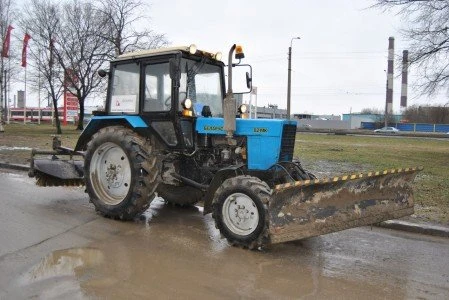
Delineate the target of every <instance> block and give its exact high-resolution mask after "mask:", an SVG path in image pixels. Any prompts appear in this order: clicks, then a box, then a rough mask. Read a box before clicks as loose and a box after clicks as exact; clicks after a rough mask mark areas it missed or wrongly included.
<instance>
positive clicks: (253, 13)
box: [13, 0, 449, 115]
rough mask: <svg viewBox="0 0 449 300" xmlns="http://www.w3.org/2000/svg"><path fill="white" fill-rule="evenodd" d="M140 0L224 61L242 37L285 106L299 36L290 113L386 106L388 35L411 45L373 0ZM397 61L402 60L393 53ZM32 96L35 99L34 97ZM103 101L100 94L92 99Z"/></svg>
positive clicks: (154, 17) (418, 100) (174, 33)
mask: <svg viewBox="0 0 449 300" xmlns="http://www.w3.org/2000/svg"><path fill="white" fill-rule="evenodd" d="M143 1H144V2H146V3H149V4H150V5H149V9H148V10H147V11H145V14H148V15H149V16H150V18H151V21H150V24H144V25H145V26H150V28H152V29H153V30H154V31H156V32H159V33H165V34H166V36H167V38H168V39H169V41H170V42H171V45H173V46H177V45H190V44H196V45H197V46H198V48H200V49H204V50H207V51H211V52H216V51H221V52H222V53H223V60H227V57H226V56H227V53H228V51H229V48H230V46H231V45H232V44H234V43H237V44H241V45H242V46H243V49H244V51H245V60H244V62H245V63H248V64H251V65H252V66H253V84H254V86H257V91H258V97H257V99H258V104H259V106H267V105H268V104H277V105H278V106H279V108H286V99H287V67H288V60H287V58H288V55H287V54H288V47H289V45H290V41H291V38H293V37H297V36H300V37H301V39H300V40H294V41H293V51H292V53H293V54H292V97H291V98H292V109H291V111H292V113H311V114H334V115H341V114H343V113H349V112H350V111H351V110H352V112H359V111H360V110H361V109H363V108H379V109H382V110H383V109H384V107H385V83H386V73H385V70H386V69H387V48H388V37H390V36H394V37H395V39H396V40H395V54H396V55H399V56H400V55H402V50H404V49H407V43H406V42H405V41H403V40H402V39H401V37H400V35H399V29H400V28H401V18H400V17H399V16H397V15H395V14H394V13H383V12H382V11H380V10H377V9H369V8H368V7H369V6H370V5H372V4H373V3H374V2H373V1H371V0H338V1H337V0H316V1H311V0H307V1H306V0H278V1H268V0H258V1H242V0H240V1H236V0H228V1H220V2H216V1H211V0H194V1H182V0H143ZM20 2H22V1H19V3H20ZM31 46H32V41H31V45H30V47H31ZM399 59H400V58H399ZM395 62H396V63H399V62H400V61H399V60H398V59H397V58H396V61H395ZM396 67H400V64H396ZM398 75H400V74H399V71H398V69H397V68H396V69H395V76H396V77H395V81H394V96H393V97H394V98H393V109H394V111H395V112H399V106H400V105H399V104H400V88H401V77H400V76H398ZM413 77H414V74H413V72H412V71H411V72H410V74H409V82H411V83H413ZM20 89H23V88H22V87H20ZM13 92H14V91H13ZM27 98H28V99H30V100H31V101H30V102H33V100H32V99H34V98H37V97H36V96H34V97H33V95H29V96H28V97H27ZM448 100H449V99H448V97H447V95H446V94H445V93H444V92H442V93H441V94H439V95H437V96H435V97H433V98H432V99H428V98H427V97H418V96H417V93H416V92H413V89H412V87H409V101H408V104H409V105H413V104H428V103H436V104H444V103H446V102H448ZM35 102H36V103H35V105H37V101H35ZM102 102H103V99H97V100H96V101H88V102H87V105H95V104H101V103H102ZM29 105H33V103H30V104H29Z"/></svg>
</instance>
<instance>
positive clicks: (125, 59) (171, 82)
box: [103, 45, 225, 149]
mask: <svg viewBox="0 0 449 300" xmlns="http://www.w3.org/2000/svg"><path fill="white" fill-rule="evenodd" d="M220 59H221V53H210V52H206V51H202V50H198V49H197V48H196V46H194V45H191V46H190V47H172V48H163V49H158V50H147V51H140V52H133V53H129V54H123V55H121V56H119V57H118V58H117V59H115V60H114V61H112V62H111V65H110V70H109V72H108V73H106V72H104V73H103V74H105V75H106V74H108V75H109V87H108V93H107V100H106V111H105V114H106V115H108V116H114V115H116V116H123V115H128V116H133V115H135V116H140V117H141V119H142V120H143V121H144V122H145V123H146V124H147V125H148V126H149V127H150V128H151V130H152V131H153V132H154V133H155V134H156V135H157V136H158V137H159V138H160V139H161V140H162V141H163V143H164V144H165V145H166V146H167V147H168V148H172V149H186V148H187V149H188V148H193V147H194V141H193V132H194V125H195V119H196V118H197V117H206V118H207V117H218V118H222V117H223V99H224V97H225V81H224V78H225V75H224V66H225V65H224V63H223V62H222V61H221V60H220Z"/></svg>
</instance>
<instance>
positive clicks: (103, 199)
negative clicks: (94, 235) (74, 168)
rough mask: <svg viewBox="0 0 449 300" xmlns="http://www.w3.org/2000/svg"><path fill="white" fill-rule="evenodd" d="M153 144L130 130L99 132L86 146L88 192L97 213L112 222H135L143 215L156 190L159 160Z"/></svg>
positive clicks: (106, 128)
mask: <svg viewBox="0 0 449 300" xmlns="http://www.w3.org/2000/svg"><path fill="white" fill-rule="evenodd" d="M151 152H152V148H151V145H150V143H149V142H148V141H147V140H146V139H145V138H143V137H141V136H139V135H138V134H137V133H135V132H133V131H132V130H130V129H127V128H124V127H122V126H111V127H105V128H102V129H100V130H99V131H98V132H97V133H96V134H95V135H94V136H93V137H92V139H91V141H90V142H89V143H88V145H87V151H86V155H85V164H84V174H85V181H86V191H87V193H88V194H89V196H90V200H91V202H92V203H93V204H94V205H95V208H96V210H97V211H98V212H99V213H100V214H102V215H104V216H106V217H110V218H114V219H121V220H132V219H133V218H135V217H136V216H138V215H140V214H141V213H142V212H144V211H145V210H146V209H147V208H148V207H149V205H150V203H151V201H152V200H153V198H154V192H155V190H156V187H157V180H156V178H157V174H158V169H157V167H156V157H155V156H153V155H152V153H151Z"/></svg>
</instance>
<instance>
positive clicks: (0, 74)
mask: <svg viewBox="0 0 449 300" xmlns="http://www.w3.org/2000/svg"><path fill="white" fill-rule="evenodd" d="M4 83H6V78H4V77H3V57H2V61H1V68H0V132H5V128H4V127H3V122H4V120H3V84H4Z"/></svg>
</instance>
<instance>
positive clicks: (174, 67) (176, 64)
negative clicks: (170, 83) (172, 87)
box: [169, 55, 181, 82]
mask: <svg viewBox="0 0 449 300" xmlns="http://www.w3.org/2000/svg"><path fill="white" fill-rule="evenodd" d="M169 64H170V78H171V80H174V81H176V82H178V81H179V79H181V57H180V56H179V55H177V56H176V57H173V58H170V61H169Z"/></svg>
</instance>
